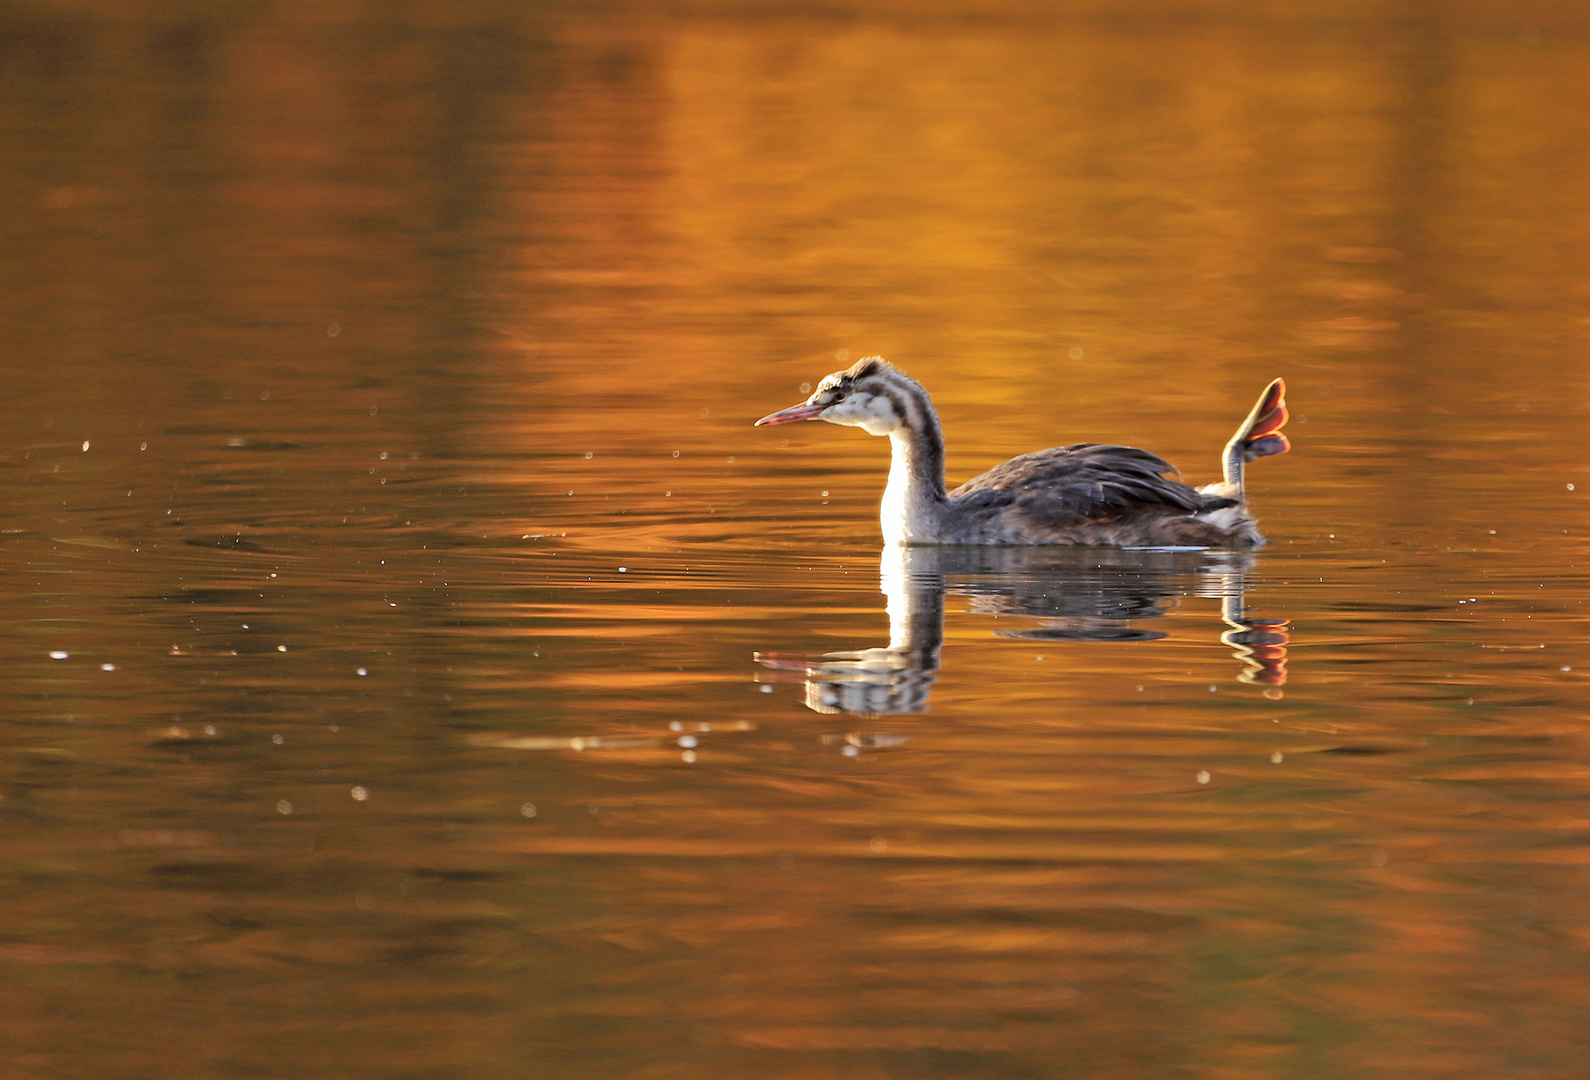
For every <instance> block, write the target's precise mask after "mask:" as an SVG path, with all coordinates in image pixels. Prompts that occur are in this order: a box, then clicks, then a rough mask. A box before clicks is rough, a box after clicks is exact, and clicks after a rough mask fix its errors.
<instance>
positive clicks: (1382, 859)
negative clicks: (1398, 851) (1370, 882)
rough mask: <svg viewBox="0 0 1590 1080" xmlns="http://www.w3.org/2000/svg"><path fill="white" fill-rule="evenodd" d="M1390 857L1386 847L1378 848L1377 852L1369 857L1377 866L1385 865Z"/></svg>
mask: <svg viewBox="0 0 1590 1080" xmlns="http://www.w3.org/2000/svg"><path fill="white" fill-rule="evenodd" d="M1389 858H1390V856H1388V855H1387V854H1386V849H1385V848H1376V849H1375V853H1374V854H1373V855H1371V856H1370V857H1369V861H1370V862H1372V863H1374V864H1375V865H1376V866H1385V865H1386V862H1387V861H1388V859H1389Z"/></svg>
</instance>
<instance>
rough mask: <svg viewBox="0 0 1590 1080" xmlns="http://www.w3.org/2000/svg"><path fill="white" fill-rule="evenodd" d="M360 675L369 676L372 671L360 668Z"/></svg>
mask: <svg viewBox="0 0 1590 1080" xmlns="http://www.w3.org/2000/svg"><path fill="white" fill-rule="evenodd" d="M359 674H360V675H368V674H370V669H369V668H360V669H359Z"/></svg>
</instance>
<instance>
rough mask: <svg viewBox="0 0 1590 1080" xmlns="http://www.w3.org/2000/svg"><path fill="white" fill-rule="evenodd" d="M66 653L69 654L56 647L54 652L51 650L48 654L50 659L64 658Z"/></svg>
mask: <svg viewBox="0 0 1590 1080" xmlns="http://www.w3.org/2000/svg"><path fill="white" fill-rule="evenodd" d="M68 655H70V654H68V653H65V652H62V651H61V650H60V649H56V650H55V651H54V652H52V653H51V654H50V659H51V660H65V659H66V658H67V656H68Z"/></svg>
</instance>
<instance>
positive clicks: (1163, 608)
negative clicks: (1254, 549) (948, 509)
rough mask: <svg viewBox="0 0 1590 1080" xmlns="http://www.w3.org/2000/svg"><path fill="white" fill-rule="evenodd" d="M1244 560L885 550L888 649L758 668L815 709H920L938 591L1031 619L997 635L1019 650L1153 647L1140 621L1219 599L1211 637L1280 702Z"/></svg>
mask: <svg viewBox="0 0 1590 1080" xmlns="http://www.w3.org/2000/svg"><path fill="white" fill-rule="evenodd" d="M1252 563H1253V557H1252V556H1251V555H1247V554H1243V553H1237V552H1227V551H1201V550H1200V551H1188V550H1163V549H1161V550H1135V551H1134V550H1130V549H1126V550H1122V549H1108V548H1012V547H898V546H890V547H888V548H886V549H884V552H883V557H882V561H881V563H880V566H879V578H880V582H881V588H882V591H883V593H884V595H885V596H886V597H888V609H889V644H888V645H887V646H886V647H883V648H874V649H858V650H854V651H846V652H832V653H825V654H823V655H822V656H821V657H818V658H815V659H804V658H794V657H789V656H786V655H782V654H778V653H758V654H757V656H756V659H757V662H758V663H760V664H762V665H764V666H766V667H769V668H772V669H774V670H777V671H787V672H797V673H799V675H800V677H801V678H802V679H803V680H804V681H805V683H806V705H807V707H808V708H810V709H812V710H814V711H816V712H820V713H870V714H874V715H878V714H886V713H913V712H923V711H925V710H926V709H927V707H928V697H929V695H930V693H931V691H932V686H933V683H934V681H935V680H936V679H937V678H938V671H939V653H940V651H941V649H942V647H943V644H944V597H945V594H946V593H954V594H955V595H958V596H966V597H968V598H969V603H968V605H967V609H968V610H969V611H971V612H973V613H977V614H985V615H993V616H1017V617H1021V618H1025V619H1030V620H1032V621H1033V622H1032V625H1028V626H1022V627H1019V628H1008V627H1007V628H1002V629H999V630H996V631H994V636H996V637H1002V638H1016V639H1020V640H1024V641H1154V640H1157V639H1159V638H1163V637H1165V636H1166V635H1165V633H1164V632H1162V631H1159V630H1154V629H1152V628H1151V626H1144V625H1141V624H1142V623H1145V622H1147V621H1148V620H1151V619H1157V618H1162V617H1164V616H1165V615H1167V614H1168V613H1169V612H1171V611H1172V610H1174V609H1175V608H1176V606H1177V605H1178V604H1179V603H1180V601H1181V598H1182V597H1184V596H1197V597H1210V598H1216V597H1217V598H1219V600H1220V603H1221V618H1222V620H1223V621H1224V622H1225V624H1226V626H1227V627H1228V629H1226V631H1225V632H1224V633H1222V634H1221V635H1220V640H1221V641H1222V642H1224V643H1225V644H1226V645H1227V646H1228V647H1229V648H1230V649H1231V650H1232V653H1233V655H1234V656H1235V657H1236V659H1237V660H1238V661H1239V662H1240V664H1241V670H1240V671H1239V673H1238V675H1237V679H1238V681H1240V682H1243V683H1248V684H1250V685H1254V686H1258V687H1261V688H1262V689H1263V691H1264V695H1265V696H1266V697H1269V698H1279V697H1280V696H1281V686H1282V685H1283V684H1284V683H1285V682H1286V646H1287V621H1286V620H1285V619H1257V618H1252V617H1250V616H1249V615H1248V613H1247V609H1246V605H1245V596H1244V594H1245V591H1246V587H1247V575H1248V572H1249V570H1250V568H1251V566H1252Z"/></svg>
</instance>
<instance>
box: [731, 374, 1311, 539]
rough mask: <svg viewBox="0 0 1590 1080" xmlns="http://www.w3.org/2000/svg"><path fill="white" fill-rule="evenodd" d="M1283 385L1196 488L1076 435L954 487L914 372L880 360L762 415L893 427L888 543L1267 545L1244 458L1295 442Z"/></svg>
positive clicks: (1144, 460)
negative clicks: (1285, 430)
mask: <svg viewBox="0 0 1590 1080" xmlns="http://www.w3.org/2000/svg"><path fill="white" fill-rule="evenodd" d="M1285 395H1286V387H1285V384H1284V383H1283V382H1282V381H1281V380H1280V379H1276V380H1275V381H1274V382H1272V383H1271V384H1270V385H1269V386H1268V387H1266V388H1265V391H1264V393H1263V394H1262V395H1260V397H1259V401H1258V403H1257V404H1256V405H1254V407H1253V411H1252V412H1250V413H1249V414H1248V417H1247V419H1246V420H1244V421H1243V423H1242V425H1240V426H1239V427H1238V428H1237V432H1236V434H1235V435H1233V436H1232V437H1231V440H1230V442H1228V443H1227V444H1226V449H1225V454H1224V456H1223V458H1222V468H1223V472H1224V479H1223V480H1222V481H1221V482H1218V483H1214V484H1210V485H1208V486H1206V487H1203V488H1194V487H1190V486H1188V485H1187V484H1184V483H1182V482H1181V481H1180V480H1178V479H1173V478H1172V477H1171V476H1168V475H1167V474H1173V473H1175V469H1173V468H1172V467H1171V466H1170V464H1169V463H1167V462H1166V461H1165V460H1164V459H1162V458H1160V457H1158V456H1156V455H1154V454H1151V453H1149V452H1148V451H1146V450H1136V449H1133V448H1132V447H1128V446H1104V445H1099V444H1096V443H1077V444H1075V445H1073V446H1063V447H1053V448H1050V449H1048V450H1039V451H1037V452H1036V453H1032V454H1022V455H1021V456H1020V457H1014V458H1011V459H1010V460H1009V461H1007V462H1004V463H1003V464H1001V465H996V466H995V467H994V468H992V469H990V470H988V471H987V472H985V473H983V474H982V475H981V476H976V477H973V478H972V479H971V480H968V481H967V482H966V483H964V484H962V485H961V486H960V487H958V488H956V489H955V490H953V491H947V490H946V489H945V484H944V437H943V434H942V432H941V430H940V427H939V418H938V413H937V412H935V411H934V409H933V402H932V400H931V399H930V398H929V397H928V393H927V391H926V390H924V389H923V388H922V386H921V384H919V383H918V382H917V381H916V380H914V379H912V378H911V377H910V376H908V375H906V374H905V373H904V372H902V371H900V370H898V369H897V368H895V367H893V366H892V365H890V364H889V363H887V362H886V361H884V360H883V359H882V358H881V357H876V356H872V357H867V358H866V359H864V360H861V361H858V362H857V363H856V364H854V365H852V366H851V367H850V368H848V369H846V370H844V371H836V372H834V373H833V374H831V375H828V376H827V377H825V378H824V379H823V380H822V382H820V383H819V384H818V386H817V389H816V391H814V392H813V393H812V395H811V397H810V398H808V399H807V400H806V401H805V402H803V403H802V404H800V405H795V406H792V407H791V408H788V409H783V410H780V411H779V412H776V413H772V414H770V415H768V416H764V417H763V418H762V419H760V420H758V421H757V422H756V423H757V425H758V426H761V425H764V424H787V423H793V422H794V421H797V420H824V421H827V422H828V423H831V424H841V425H844V426H847V427H859V428H861V429H862V430H864V431H866V432H868V433H869V434H872V435H879V436H887V437H888V438H889V442H890V444H891V449H892V460H891V464H890V467H889V483H888V486H887V487H886V488H885V489H884V493H883V503H882V505H881V507H880V509H879V521H880V524H881V525H882V527H883V537H884V540H885V541H886V542H888V543H890V544H1021V545H1035V544H1072V545H1101V546H1111V547H1170V546H1176V547H1182V546H1190V547H1236V548H1247V547H1258V546H1260V545H1262V544H1263V543H1264V542H1265V541H1264V538H1263V537H1262V536H1261V535H1260V534H1259V531H1258V528H1257V526H1256V525H1255V524H1254V520H1253V515H1252V513H1251V512H1250V511H1249V510H1248V507H1247V502H1246V500H1245V499H1244V496H1243V486H1242V474H1243V466H1244V465H1245V464H1246V463H1247V462H1249V461H1252V460H1254V459H1255V458H1259V457H1266V456H1268V455H1271V454H1282V453H1285V452H1286V451H1287V450H1288V449H1290V444H1289V443H1288V442H1287V438H1286V436H1285V435H1282V434H1281V426H1282V425H1283V424H1284V423H1286V418H1287V412H1286V400H1285Z"/></svg>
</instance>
